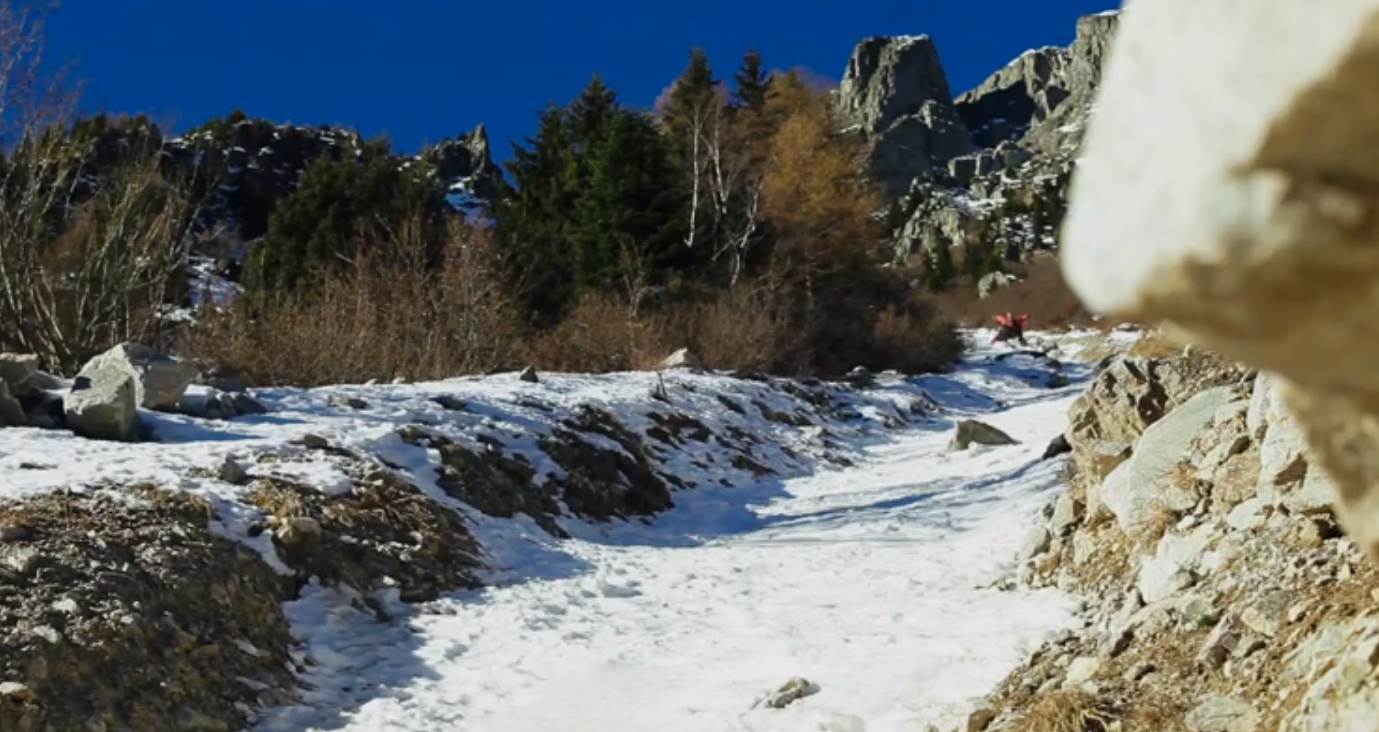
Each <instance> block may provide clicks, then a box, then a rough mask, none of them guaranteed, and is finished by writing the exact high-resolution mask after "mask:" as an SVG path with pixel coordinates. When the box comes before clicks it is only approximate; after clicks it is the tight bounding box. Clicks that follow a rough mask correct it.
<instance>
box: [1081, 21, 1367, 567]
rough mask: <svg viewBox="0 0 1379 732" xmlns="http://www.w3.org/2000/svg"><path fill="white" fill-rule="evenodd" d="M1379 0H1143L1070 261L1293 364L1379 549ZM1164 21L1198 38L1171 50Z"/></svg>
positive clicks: (1306, 425) (1116, 76)
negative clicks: (1375, 210) (1378, 242)
mask: <svg viewBox="0 0 1379 732" xmlns="http://www.w3.org/2000/svg"><path fill="white" fill-rule="evenodd" d="M1376 11H1379V5H1376V4H1375V3H1371V2H1358V3H1352V4H1349V5H1346V6H1345V7H1344V9H1343V10H1338V12H1334V13H1328V14H1326V15H1325V16H1320V17H1319V16H1315V15H1311V14H1308V13H1307V12H1306V9H1305V8H1303V7H1301V6H1298V5H1293V4H1289V3H1285V2H1269V3H1266V4H1264V5H1259V4H1255V5H1250V6H1248V7H1247V6H1244V5H1240V4H1237V3H1233V2H1228V1H1227V0H1210V1H1209V2H1205V3H1188V2H1165V3H1144V4H1139V5H1136V6H1134V7H1133V8H1132V9H1131V10H1129V11H1127V13H1126V19H1125V22H1124V27H1123V28H1122V29H1121V30H1120V31H1119V33H1120V39H1119V40H1118V42H1117V51H1116V53H1115V55H1114V57H1113V58H1112V60H1111V63H1110V65H1109V66H1108V68H1107V70H1106V74H1105V89H1104V90H1103V95H1102V98H1101V102H1100V104H1099V108H1098V111H1097V117H1096V120H1095V124H1094V125H1093V127H1092V129H1091V130H1090V132H1089V136H1088V140H1087V153H1088V156H1089V159H1092V160H1095V161H1096V164H1095V165H1089V166H1088V167H1087V168H1086V170H1085V171H1084V173H1083V174H1082V175H1081V176H1080V177H1079V178H1078V180H1077V181H1076V183H1075V186H1074V198H1075V200H1076V204H1077V205H1076V210H1075V211H1074V213H1073V215H1072V217H1071V218H1070V220H1069V224H1068V228H1067V234H1068V251H1067V256H1066V258H1065V259H1064V268H1065V271H1066V274H1067V277H1068V280H1069V282H1070V284H1071V285H1072V286H1073V288H1074V289H1075V291H1077V292H1078V293H1079V294H1080V295H1081V296H1082V297H1083V299H1084V300H1085V301H1086V302H1087V303H1088V305H1090V306H1091V307H1092V308H1094V309H1095V310H1097V311H1099V312H1105V313H1114V314H1116V315H1121V316H1126V317H1131V318H1135V319H1141V320H1162V321H1167V322H1168V323H1169V324H1170V325H1171V327H1173V328H1175V329H1176V330H1177V331H1179V332H1180V334H1181V335H1182V336H1183V337H1184V338H1186V339H1188V340H1191V341H1193V342H1196V343H1198V344H1202V345H1206V346H1208V347H1211V348H1214V349H1216V350H1219V351H1221V352H1222V353H1225V354H1227V355H1228V356H1230V357H1233V358H1238V359H1240V360H1242V361H1245V362H1247V363H1250V364H1253V365H1255V366H1258V367H1260V368H1262V369H1266V370H1268V371H1271V372H1274V373H1277V374H1278V375H1279V376H1280V377H1281V381H1283V382H1284V383H1285V387H1286V388H1285V394H1286V397H1285V398H1286V401H1287V405H1288V407H1289V409H1290V411H1291V412H1293V414H1294V415H1295V416H1296V417H1297V419H1298V423H1299V427H1300V428H1301V432H1302V433H1304V434H1306V435H1307V436H1308V439H1309V442H1310V444H1311V445H1312V447H1313V448H1314V449H1315V450H1316V454H1317V457H1318V459H1319V461H1320V463H1321V464H1322V465H1324V466H1325V468H1326V471H1327V473H1328V474H1329V476H1330V477H1332V478H1334V479H1335V482H1336V486H1337V489H1338V495H1339V499H1340V503H1339V514H1340V519H1341V522H1342V524H1343V525H1344V526H1345V527H1346V529H1347V530H1348V531H1349V532H1351V534H1352V535H1353V536H1354V537H1355V538H1356V540H1357V541H1359V542H1360V543H1361V544H1362V545H1363V546H1364V547H1365V548H1366V549H1367V550H1368V551H1370V552H1371V553H1372V554H1373V555H1374V556H1375V557H1376V558H1379V494H1376V490H1375V488H1374V486H1376V485H1379V459H1376V458H1375V455H1379V376H1376V372H1375V371H1374V369H1373V368H1372V363H1373V362H1374V358H1375V355H1376V354H1375V353H1374V351H1375V350H1376V348H1375V346H1374V345H1373V344H1374V342H1375V341H1374V339H1373V337H1372V335H1373V332H1374V328H1373V322H1372V321H1373V319H1372V317H1371V315H1370V313H1372V312H1373V310H1374V308H1375V306H1376V297H1379V296H1377V295H1376V290H1375V289H1374V288H1373V287H1372V286H1371V285H1370V282H1371V281H1372V280H1373V278H1374V277H1375V276H1376V274H1379V257H1376V256H1375V255H1374V252H1375V251H1376V249H1375V246H1374V242H1375V239H1376V236H1379V234H1377V233H1376V226H1375V218H1374V216H1373V215H1372V212H1371V208H1372V204H1371V203H1370V201H1371V200H1372V197H1373V189H1374V182H1375V181H1376V180H1379V160H1376V159H1375V158H1374V156H1370V155H1357V154H1356V153H1355V151H1357V150H1368V149H1371V148H1373V142H1374V137H1375V131H1374V130H1375V127H1374V125H1372V124H1370V123H1369V120H1370V119H1371V118H1372V117H1373V116H1374V112H1373V110H1374V109H1375V104H1374V100H1375V95H1374V93H1373V91H1372V89H1371V87H1370V85H1369V84H1368V83H1367V80H1368V79H1370V78H1371V77H1372V72H1374V71H1375V70H1376V61H1375V59H1376V56H1375V54H1374V53H1372V50H1373V46H1374V42H1373V39H1372V34H1371V33H1370V31H1371V30H1372V29H1373V27H1374V23H1375V21H1374V18H1375V14H1376ZM1184 13H1190V14H1191V15H1190V16H1184ZM1185 17H1190V19H1191V20H1188V21H1186V22H1185ZM1263 17H1268V18H1269V22H1267V23H1265V22H1262V21H1261V20H1260V19H1261V18H1263ZM1303 28H1305V29H1306V30H1305V31H1303V30H1300V29H1303ZM1168 39H1172V43H1173V44H1174V48H1180V49H1183V52H1182V53H1175V54H1173V56H1172V59H1171V62H1170V63H1160V61H1161V60H1162V59H1161V58H1156V57H1155V53H1154V49H1158V48H1162V47H1163V46H1162V45H1161V44H1164V43H1167V42H1168ZM1275 468H1282V469H1287V468H1288V466H1287V465H1281V466H1280V465H1271V466H1270V467H1268V468H1266V471H1270V472H1272V471H1273V470H1274V469H1275Z"/></svg>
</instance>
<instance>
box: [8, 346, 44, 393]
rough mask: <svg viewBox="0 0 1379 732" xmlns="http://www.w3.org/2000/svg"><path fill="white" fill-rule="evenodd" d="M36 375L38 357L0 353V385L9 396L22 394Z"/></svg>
mask: <svg viewBox="0 0 1379 732" xmlns="http://www.w3.org/2000/svg"><path fill="white" fill-rule="evenodd" d="M37 374H38V356H35V355H33V354H25V353H0V383H4V384H5V385H6V386H8V387H9V390H10V393H11V394H22V393H23V392H24V390H25V389H27V388H28V387H29V382H30V381H32V380H33V378H34V377H35V376H36V375H37Z"/></svg>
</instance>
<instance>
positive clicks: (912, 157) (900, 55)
mask: <svg viewBox="0 0 1379 732" xmlns="http://www.w3.org/2000/svg"><path fill="white" fill-rule="evenodd" d="M838 107H839V110H840V112H841V113H842V115H843V117H844V118H845V119H847V120H848V121H849V122H850V123H851V124H852V125H854V126H855V128H856V129H857V130H858V131H859V132H860V133H861V134H862V135H863V136H864V137H865V138H866V140H867V142H868V145H869V148H870V154H869V157H868V166H869V169H870V172H871V176H872V178H873V179H874V180H876V181H878V182H880V183H882V184H883V185H884V186H886V187H887V189H889V190H890V191H891V193H892V195H900V194H903V193H904V192H905V191H906V190H907V189H908V188H909V186H910V183H911V182H912V181H913V180H914V179H915V177H916V176H919V175H922V174H924V173H925V172H927V171H929V170H933V169H935V168H941V167H942V166H944V165H946V164H947V162H948V161H949V160H951V159H952V158H955V157H957V156H959V155H964V154H966V153H968V152H971V151H972V149H973V146H972V141H971V135H970V133H969V132H968V131H967V128H966V126H964V125H963V123H962V118H961V117H959V116H958V113H957V110H956V109H955V108H954V106H953V95H952V92H951V91H950V90H949V88H948V78H947V76H946V75H945V74H944V71H943V64H942V63H941V62H940V61H939V55H938V50H937V48H935V46H934V42H933V40H932V39H930V38H929V37H928V36H901V37H885V36H873V37H871V38H867V39H864V40H863V41H862V42H861V43H859V44H858V45H857V47H856V49H854V50H853V53H852V58H851V59H850V60H849V61H848V66H847V71H846V72H845V73H844V75H843V81H842V85H841V86H840V87H839V91H838Z"/></svg>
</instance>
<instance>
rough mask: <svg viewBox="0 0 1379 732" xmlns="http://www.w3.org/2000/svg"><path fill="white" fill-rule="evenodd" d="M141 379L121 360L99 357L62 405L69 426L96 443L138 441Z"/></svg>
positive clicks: (75, 384) (80, 378)
mask: <svg viewBox="0 0 1379 732" xmlns="http://www.w3.org/2000/svg"><path fill="white" fill-rule="evenodd" d="M142 398H143V387H142V386H141V385H140V376H139V373H138V372H137V371H135V370H134V368H133V366H131V365H130V363H129V362H128V361H126V360H124V359H122V358H101V357H97V358H96V359H94V360H92V361H91V362H90V363H88V364H86V367H85V368H83V369H82V371H81V374H80V375H79V376H77V379H76V382H75V383H74V384H73V385H72V392H71V393H70V394H68V395H67V398H66V399H65V400H64V401H63V410H64V414H65V419H66V424H67V427H68V428H69V429H71V430H72V431H73V432H75V433H76V434H78V435H80V436H82V437H86V438H90V439H93V440H113V441H117V442H135V441H137V440H138V439H139V402H140V401H141V400H142Z"/></svg>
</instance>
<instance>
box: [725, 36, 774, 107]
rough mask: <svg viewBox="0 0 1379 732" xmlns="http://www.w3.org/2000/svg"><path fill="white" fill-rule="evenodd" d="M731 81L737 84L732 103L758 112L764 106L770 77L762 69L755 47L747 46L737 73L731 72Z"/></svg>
mask: <svg viewBox="0 0 1379 732" xmlns="http://www.w3.org/2000/svg"><path fill="white" fill-rule="evenodd" d="M733 81H734V82H736V84H737V89H736V91H735V92H734V98H733V102H734V104H736V105H737V106H738V107H741V108H744V109H750V110H752V111H753V112H760V111H761V110H763V109H765V108H766V95H767V91H768V88H769V85H770V77H768V76H767V75H766V72H765V71H763V70H762V68H761V54H759V53H757V52H756V49H752V48H748V49H747V53H745V54H743V56H742V65H741V66H740V67H738V70H737V73H735V74H733Z"/></svg>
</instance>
